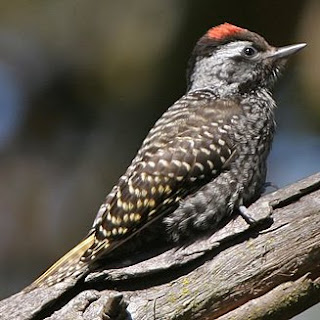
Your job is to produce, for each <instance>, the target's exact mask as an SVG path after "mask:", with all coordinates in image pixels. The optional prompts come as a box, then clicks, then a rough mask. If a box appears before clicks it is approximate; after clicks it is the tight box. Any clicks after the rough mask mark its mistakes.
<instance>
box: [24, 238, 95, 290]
mask: <svg viewBox="0 0 320 320" xmlns="http://www.w3.org/2000/svg"><path fill="white" fill-rule="evenodd" d="M94 238H95V236H94V234H91V235H90V236H88V237H87V238H85V239H84V240H83V241H81V242H80V243H79V244H78V245H77V246H76V247H74V248H73V249H71V250H70V251H69V252H68V253H66V254H65V255H64V256H63V257H62V258H61V259H59V260H58V261H57V262H56V263H55V264H54V265H52V266H51V267H50V268H49V269H48V270H47V271H46V272H45V273H43V274H42V275H41V276H40V277H39V278H38V279H37V280H35V281H34V282H33V283H32V284H31V285H30V286H29V287H27V288H26V290H27V291H30V290H32V289H34V288H36V287H41V286H51V285H53V284H55V283H58V282H60V281H62V280H63V279H65V278H67V277H68V276H70V275H72V274H76V275H78V274H81V273H82V272H83V269H85V268H86V267H87V264H86V263H83V262H81V261H80V258H81V257H82V256H83V254H84V253H85V252H86V251H87V249H89V248H90V247H91V246H92V245H93V244H94Z"/></svg>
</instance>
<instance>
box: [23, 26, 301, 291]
mask: <svg viewBox="0 0 320 320" xmlns="http://www.w3.org/2000/svg"><path fill="white" fill-rule="evenodd" d="M305 46H306V44H305V43H300V44H294V45H289V46H284V47H274V46H271V45H270V44H268V42H267V41H266V40H265V39H264V38H263V37H262V36H260V35H259V34H257V33H255V32H252V31H249V30H247V29H245V28H242V27H238V26H235V25H233V24H230V23H223V24H220V25H217V26H215V27H212V28H210V29H209V30H208V31H207V32H206V33H205V34H204V35H203V36H202V37H201V38H200V39H199V40H198V42H197V43H196V45H195V47H194V49H193V51H192V53H191V57H190V60H189V64H188V68H187V91H186V93H185V94H184V95H183V96H182V97H181V98H180V99H179V100H177V101H176V102H175V103H174V104H173V105H172V106H170V107H169V108H168V109H167V111H165V112H164V114H163V115H162V116H161V117H160V118H159V120H158V121H157V122H156V123H155V125H154V126H153V128H152V129H151V130H150V131H149V133H148V134H147V136H146V138H145V140H144V141H143V143H142V146H141V148H140V149H139V150H138V152H137V155H136V156H135V158H134V159H133V160H132V162H131V164H130V166H129V167H128V168H127V170H126V171H125V173H124V174H123V175H122V176H121V177H120V178H119V180H118V182H117V183H116V184H115V186H114V187H113V188H112V190H111V192H110V193H109V194H108V195H107V196H106V198H105V201H104V202H103V204H102V205H101V207H100V209H99V210H98V213H97V215H96V217H95V219H94V223H93V225H92V227H91V229H90V230H89V232H88V234H87V236H86V237H85V238H84V240H82V241H81V242H80V243H79V244H78V245H76V246H75V247H74V248H73V249H72V250H70V251H69V252H68V253H67V254H66V255H64V256H63V257H62V258H61V259H60V260H58V261H57V262H56V263H55V264H54V265H53V266H52V267H51V268H49V269H48V270H47V271H46V272H45V273H44V274H42V275H41V276H40V277H39V278H38V279H37V280H35V281H34V282H33V283H32V284H31V285H30V286H29V290H32V289H34V288H37V287H49V286H52V285H54V284H56V283H59V282H61V281H63V280H64V279H67V278H68V277H71V276H72V277H76V278H80V277H82V276H83V275H85V274H87V273H88V272H90V266H91V265H93V264H94V263H96V262H97V261H99V260H100V259H102V258H104V259H108V257H110V259H112V253H114V252H117V250H120V249H121V248H123V247H126V246H127V245H129V244H130V243H134V242H135V241H137V239H138V238H139V236H141V231H142V230H145V229H150V230H151V231H152V230H153V228H155V226H157V225H159V224H162V225H163V226H164V227H165V233H166V236H167V237H168V239H169V240H170V241H172V243H179V242H181V241H183V240H184V239H190V237H191V238H192V236H193V235H194V234H202V233H204V232H205V231H207V230H212V229H213V228H214V227H215V226H216V225H218V224H219V223H220V222H221V221H222V220H223V219H225V218H227V217H230V216H231V215H232V213H233V212H234V211H236V210H238V211H239V212H240V214H241V213H242V214H243V215H244V216H246V213H247V212H246V207H247V206H248V205H249V204H250V203H252V202H254V201H255V200H256V199H257V198H259V196H260V195H261V193H262V192H263V189H264V184H265V179H266V172H267V165H266V160H267V157H268V154H269V151H270V148H271V144H272V140H273V137H274V133H275V115H274V114H275V108H276V103H275V101H274V99H273V97H272V93H271V91H272V88H273V85H274V83H275V81H276V79H277V78H278V75H279V74H280V72H281V71H282V69H283V67H284V65H285V62H286V61H287V58H288V57H289V56H291V55H292V54H294V53H296V52H297V51H299V50H301V49H302V48H304V47H305ZM151 233H152V232H151ZM142 240H143V239H142Z"/></svg>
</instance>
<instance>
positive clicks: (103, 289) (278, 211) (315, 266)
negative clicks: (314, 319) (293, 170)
mask: <svg viewBox="0 0 320 320" xmlns="http://www.w3.org/2000/svg"><path fill="white" fill-rule="evenodd" d="M249 213H250V216H251V217H253V218H254V219H255V221H256V223H255V224H254V225H252V226H249V225H247V224H246V223H245V221H244V220H243V219H242V218H241V217H236V218H235V219H233V220H231V221H230V222H229V223H228V224H227V225H225V226H224V227H223V228H221V229H220V230H219V231H217V232H216V233H214V234H213V235H212V236H210V237H207V238H204V239H200V240H197V241H195V242H193V243H191V244H190V245H188V246H185V247H180V248H171V249H169V250H167V251H165V252H162V253H160V254H158V255H155V256H153V257H151V258H149V259H147V260H145V261H142V262H139V263H136V264H134V265H131V266H128V267H123V268H118V269H111V270H110V269H109V270H105V271H103V272H96V273H92V274H90V275H88V276H87V277H86V278H85V279H84V280H83V281H80V282H79V281H77V280H75V279H68V280H66V281H64V282H62V283H60V284H57V285H55V286H53V287H50V288H39V289H36V290H34V291H31V292H29V293H25V292H19V293H17V294H15V295H13V296H11V297H9V298H7V299H5V300H3V301H1V302H0V319H3V320H6V319H16V320H31V319H33V320H37V319H50V320H53V319H55V320H60V319H63V320H66V319H76V320H84V319H104V320H106V319H112V320H117V319H134V320H150V319H219V320H231V319H232V320H236V319H272V320H274V319H282V320H284V319H290V318H291V317H292V316H294V315H296V314H298V313H300V312H302V311H303V310H305V309H307V308H308V307H310V306H312V305H313V304H315V303H317V302H319V300H320V268H319V266H320V214H319V213H320V173H318V174H315V175H313V176H311V177H309V178H306V179H304V180H302V181H299V182H297V183H295V184H293V185H291V186H288V187H286V188H283V189H281V190H278V191H276V192H273V193H271V194H268V195H265V196H263V197H261V198H260V199H259V200H258V201H256V202H255V203H254V204H253V205H252V206H250V207H249Z"/></svg>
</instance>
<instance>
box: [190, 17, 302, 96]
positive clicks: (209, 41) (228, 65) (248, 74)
mask: <svg viewBox="0 0 320 320" xmlns="http://www.w3.org/2000/svg"><path fill="white" fill-rule="evenodd" d="M305 46H306V44H304V43H301V44H294V45H289V46H285V47H280V48H277V47H273V46H271V45H269V44H268V43H267V42H266V40H265V39H264V38H263V37H261V36H260V35H258V34H257V33H254V32H251V31H249V30H247V29H243V28H240V27H237V26H234V25H232V24H229V23H224V24H221V25H219V26H217V27H214V28H211V29H209V30H208V32H207V33H206V34H205V35H204V36H203V37H201V38H200V40H199V41H198V42H197V44H196V46H195V48H194V50H193V53H192V56H191V58H190V62H189V70H188V87H189V89H200V88H204V87H214V88H216V89H217V90H220V91H221V92H220V91H219V94H221V95H224V94H226V95H227V94H229V93H234V92H239V91H240V92H247V91H248V92H250V91H251V90H253V89H256V88H260V87H262V88H270V87H271V86H272V84H273V82H274V80H275V79H276V78H277V75H278V73H279V71H280V70H281V68H282V66H283V65H284V63H285V61H286V60H287V58H288V57H289V56H290V55H291V54H293V53H295V52H297V51H299V50H300V49H302V48H303V47H305Z"/></svg>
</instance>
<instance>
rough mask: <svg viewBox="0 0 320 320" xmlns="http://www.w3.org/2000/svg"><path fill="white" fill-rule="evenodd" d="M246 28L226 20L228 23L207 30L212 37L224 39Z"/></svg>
mask: <svg viewBox="0 0 320 320" xmlns="http://www.w3.org/2000/svg"><path fill="white" fill-rule="evenodd" d="M244 30H245V29H243V28H240V27H237V26H234V25H233V24H230V23H227V22H226V23H223V24H220V25H219V26H216V27H213V28H211V29H209V30H208V32H207V36H208V37H209V38H210V39H215V40H222V39H224V38H225V37H230V36H233V35H234V34H237V33H239V32H242V31H244Z"/></svg>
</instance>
